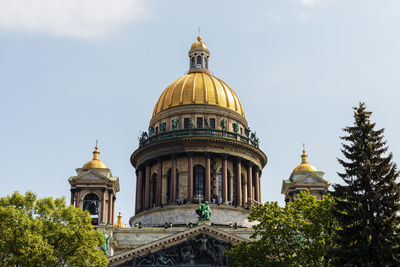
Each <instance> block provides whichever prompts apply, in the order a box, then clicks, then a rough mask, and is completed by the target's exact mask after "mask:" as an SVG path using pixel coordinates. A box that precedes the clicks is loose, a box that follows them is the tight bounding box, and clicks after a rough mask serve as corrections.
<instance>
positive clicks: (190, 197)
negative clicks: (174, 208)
mask: <svg viewBox="0 0 400 267" xmlns="http://www.w3.org/2000/svg"><path fill="white" fill-rule="evenodd" d="M187 173H188V175H187V176H188V183H187V184H188V189H187V194H188V195H187V200H188V201H189V202H191V201H193V154H192V153H189V154H188V172H187Z"/></svg>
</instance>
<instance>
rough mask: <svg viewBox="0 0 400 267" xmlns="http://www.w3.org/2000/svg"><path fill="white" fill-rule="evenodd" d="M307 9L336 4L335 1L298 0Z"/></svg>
mask: <svg viewBox="0 0 400 267" xmlns="http://www.w3.org/2000/svg"><path fill="white" fill-rule="evenodd" d="M298 1H299V2H300V4H301V5H303V6H305V7H314V6H317V5H320V4H325V3H330V2H334V0H298Z"/></svg>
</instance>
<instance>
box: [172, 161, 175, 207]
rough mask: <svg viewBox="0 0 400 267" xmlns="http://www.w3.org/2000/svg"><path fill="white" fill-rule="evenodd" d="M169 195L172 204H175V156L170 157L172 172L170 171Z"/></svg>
mask: <svg viewBox="0 0 400 267" xmlns="http://www.w3.org/2000/svg"><path fill="white" fill-rule="evenodd" d="M171 174H172V175H171V176H172V177H171V187H172V188H171V194H172V198H171V199H172V202H174V203H175V202H176V156H175V155H173V156H172V170H171Z"/></svg>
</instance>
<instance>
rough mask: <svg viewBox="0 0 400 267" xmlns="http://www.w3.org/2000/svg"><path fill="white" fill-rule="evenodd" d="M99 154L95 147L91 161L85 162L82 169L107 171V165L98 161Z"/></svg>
mask: <svg viewBox="0 0 400 267" xmlns="http://www.w3.org/2000/svg"><path fill="white" fill-rule="evenodd" d="M99 154H100V151H99V150H98V148H97V146H96V147H95V149H94V151H93V159H92V160H90V161H88V162H86V163H85V165H83V167H82V168H83V169H89V168H94V169H108V167H107V165H106V164H105V163H104V162H102V161H101V160H99Z"/></svg>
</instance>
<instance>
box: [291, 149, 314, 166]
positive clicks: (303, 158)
mask: <svg viewBox="0 0 400 267" xmlns="http://www.w3.org/2000/svg"><path fill="white" fill-rule="evenodd" d="M293 171H294V172H297V171H303V172H304V171H313V172H315V171H317V169H316V168H315V167H314V166H312V165H311V164H310V163H308V155H307V154H306V148H305V145H304V144H303V154H301V164H300V165H298V166H297V167H296V168H294V170H293Z"/></svg>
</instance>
